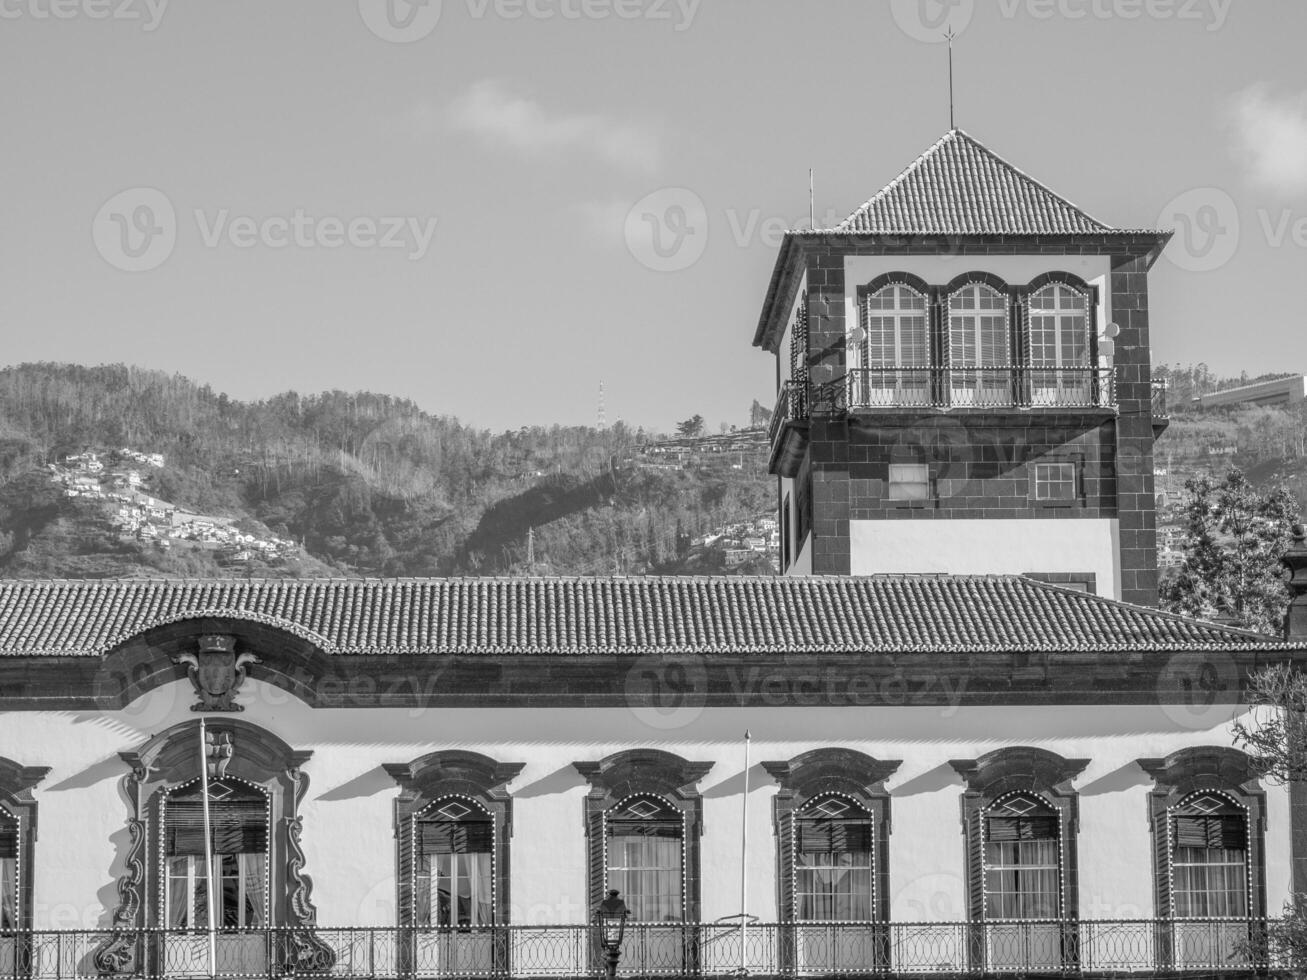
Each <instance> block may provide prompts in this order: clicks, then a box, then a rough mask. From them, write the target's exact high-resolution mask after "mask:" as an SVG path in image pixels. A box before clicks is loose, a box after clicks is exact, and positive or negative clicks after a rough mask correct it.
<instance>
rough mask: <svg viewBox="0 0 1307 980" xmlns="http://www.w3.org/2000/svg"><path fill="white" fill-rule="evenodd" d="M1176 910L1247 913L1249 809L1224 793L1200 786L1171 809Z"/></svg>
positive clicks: (1182, 914)
mask: <svg viewBox="0 0 1307 980" xmlns="http://www.w3.org/2000/svg"><path fill="white" fill-rule="evenodd" d="M1170 832H1171V899H1172V902H1173V903H1174V906H1175V916H1176V918H1180V919H1190V918H1227V917H1232V918H1243V917H1245V916H1247V915H1248V814H1247V812H1246V811H1245V810H1244V809H1243V807H1241V806H1239V805H1238V804H1237V803H1235V802H1234V801H1233V800H1231V799H1230V798H1229V797H1227V796H1226V795H1225V794H1223V793H1215V792H1201V793H1195V794H1193V795H1192V796H1189V797H1188V798H1186V799H1185V800H1184V801H1183V802H1182V803H1180V805H1179V806H1176V807H1173V808H1172V810H1171V813H1170Z"/></svg>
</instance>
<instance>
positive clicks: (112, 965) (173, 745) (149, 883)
mask: <svg viewBox="0 0 1307 980" xmlns="http://www.w3.org/2000/svg"><path fill="white" fill-rule="evenodd" d="M208 730H209V732H210V733H213V734H218V733H225V734H227V735H228V736H229V737H230V740H231V742H232V745H233V753H232V755H231V757H230V758H229V759H227V760H225V762H226V770H225V777H224V778H228V779H233V780H240V781H244V782H246V783H251V784H253V785H254V786H255V787H257V788H258V789H259V790H261V791H262V792H264V793H266V794H267V796H268V812H269V817H268V819H269V826H270V828H271V833H270V835H269V840H268V852H269V853H268V918H267V922H268V924H269V925H270V926H275V927H282V928H287V929H289V930H291V933H290V935H289V936H288V939H287V941H286V942H285V943H284V944H280V945H282V946H284V949H283V950H282V952H283V953H284V955H285V957H286V958H287V961H288V962H286V963H285V964H284V966H285V967H286V968H288V969H310V968H311V969H319V970H325V969H329V968H330V966H331V963H332V962H333V960H334V957H333V956H332V954H331V951H330V949H329V948H328V947H327V946H326V945H325V944H323V943H322V942H321V941H320V940H318V939H317V937H316V936H314V935H313V933H312V929H313V927H314V926H315V925H316V920H317V911H316V909H315V908H314V906H313V901H312V890H313V882H312V879H311V878H310V877H309V876H308V875H307V874H305V873H304V871H303V868H304V864H305V856H304V851H303V849H302V847H301V845H300V836H301V831H302V827H303V824H302V820H301V818H300V816H299V806H300V803H301V802H302V801H303V799H304V795H305V793H306V792H307V791H308V783H309V778H308V776H307V775H306V774H305V773H304V772H303V771H302V767H303V766H304V764H305V763H306V762H307V761H308V760H309V758H310V757H311V756H312V755H313V753H312V751H308V750H297V749H293V748H291V746H289V745H288V744H287V743H285V742H283V741H282V740H281V739H280V738H278V737H277V736H276V735H274V734H272V733H271V732H269V731H267V730H265V729H263V728H259V727H258V726H256V725H252V724H250V723H248V722H244V721H239V720H237V719H235V718H232V717H230V716H227V717H223V718H222V719H221V720H218V719H213V720H211V721H210V722H209V724H208ZM198 735H199V727H198V722H191V721H187V722H181V723H180V724H177V725H174V726H172V727H171V728H169V729H167V730H166V731H164V732H161V733H159V734H158V735H155V736H153V737H152V738H150V739H149V740H148V741H147V742H146V743H145V744H144V745H143V746H141V747H140V748H139V749H135V750H131V751H126V752H120V753H119V756H120V757H121V758H122V760H123V761H124V762H125V763H127V765H128V767H129V769H130V772H129V773H128V774H127V775H126V776H125V777H124V780H123V785H124V792H125V795H126V798H127V802H128V805H129V807H130V808H131V809H130V814H129V817H128V832H129V834H130V844H129V846H128V852H127V855H126V865H127V872H126V873H125V874H124V875H123V876H122V877H121V878H119V880H118V906H117V908H116V909H115V910H114V913H113V929H114V930H122V931H121V932H120V933H119V934H117V935H114V936H110V937H107V938H106V939H105V941H104V942H103V943H102V944H101V946H100V947H99V948H98V949H97V950H96V952H95V964H96V968H97V969H98V970H99V971H100V972H101V973H106V974H109V973H124V972H128V973H130V972H134V971H136V970H139V969H140V968H141V966H142V964H141V963H140V962H139V957H140V956H142V955H147V956H149V955H154V952H153V951H150V950H146V949H144V948H142V947H141V946H140V940H141V938H142V937H141V936H140V935H139V934H137V935H133V931H136V930H142V929H147V928H154V927H160V928H161V927H164V926H166V925H167V923H166V921H165V920H164V917H163V916H164V911H163V910H164V889H165V888H166V882H165V880H164V863H163V860H162V854H163V847H164V841H163V821H162V819H161V816H162V808H163V807H164V806H165V804H166V800H167V798H168V796H169V795H170V794H171V793H173V792H175V791H176V790H177V789H179V788H181V787H182V786H184V785H187V784H189V783H191V782H193V781H194V779H195V778H196V770H197V768H198V760H197V756H198V750H199V743H198ZM301 930H303V931H301Z"/></svg>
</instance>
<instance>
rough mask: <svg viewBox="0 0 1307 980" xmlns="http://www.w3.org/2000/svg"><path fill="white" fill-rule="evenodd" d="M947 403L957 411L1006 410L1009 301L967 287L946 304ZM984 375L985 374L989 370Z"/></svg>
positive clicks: (986, 288) (990, 290)
mask: <svg viewBox="0 0 1307 980" xmlns="http://www.w3.org/2000/svg"><path fill="white" fill-rule="evenodd" d="M948 310H949V330H948V340H949V367H950V372H949V374H950V379H951V380H950V388H951V398H952V401H953V404H955V405H964V406H965V405H981V406H984V405H998V406H1002V405H1010V404H1012V402H1013V396H1012V385H1011V378H1010V377H1009V374H1008V372H1007V371H1006V370H1003V369H1005V368H1007V367H1008V366H1009V365H1010V361H1011V349H1010V345H1009V339H1008V298H1007V296H1006V295H1004V294H1003V293H1001V292H999V291H998V290H997V289H995V288H994V287H993V286H990V285H987V284H985V283H978V282H973V283H968V284H967V285H965V286H963V287H961V288H960V289H957V290H955V291H954V292H953V293H951V294H950V295H949V298H948ZM987 369H988V370H987Z"/></svg>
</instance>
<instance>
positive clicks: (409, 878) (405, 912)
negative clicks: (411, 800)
mask: <svg viewBox="0 0 1307 980" xmlns="http://www.w3.org/2000/svg"><path fill="white" fill-rule="evenodd" d="M416 835H417V828H416V826H415V822H414V821H413V819H412V818H411V817H405V818H404V821H403V823H402V824H401V825H400V831H399V847H398V858H399V860H398V861H397V864H398V867H397V868H396V872H397V874H398V875H399V912H400V920H399V924H400V925H402V926H411V925H416V921H417V903H416V902H415V901H414V895H413V863H414V860H415V858H416V853H415V852H416V844H417V842H416V841H415V840H414V838H415V837H416Z"/></svg>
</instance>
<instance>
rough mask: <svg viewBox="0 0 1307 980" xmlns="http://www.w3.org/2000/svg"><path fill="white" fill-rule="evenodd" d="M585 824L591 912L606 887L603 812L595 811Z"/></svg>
mask: <svg viewBox="0 0 1307 980" xmlns="http://www.w3.org/2000/svg"><path fill="white" fill-rule="evenodd" d="M586 822H587V832H588V837H589V845H590V846H589V851H590V861H589V867H590V908H591V910H592V911H593V910H594V909H595V908H597V907H598V905H599V903H600V902H601V901H603V898H604V890H605V888H606V887H607V885H608V875H607V869H606V868H605V867H604V814H603V811H602V810H595V811H594V812H593V813H591V814H590V815H589V816H588V817H587V818H586ZM587 917H588V916H587Z"/></svg>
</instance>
